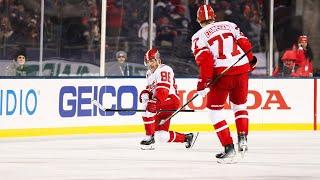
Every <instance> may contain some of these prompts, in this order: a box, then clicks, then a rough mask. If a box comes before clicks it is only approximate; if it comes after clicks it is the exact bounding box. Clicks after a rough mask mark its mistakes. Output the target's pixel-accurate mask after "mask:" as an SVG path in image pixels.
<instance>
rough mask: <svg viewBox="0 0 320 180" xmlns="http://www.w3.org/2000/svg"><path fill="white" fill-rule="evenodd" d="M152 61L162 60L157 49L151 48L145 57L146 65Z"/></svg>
mask: <svg viewBox="0 0 320 180" xmlns="http://www.w3.org/2000/svg"><path fill="white" fill-rule="evenodd" d="M151 59H156V60H159V61H160V60H161V59H160V53H159V50H158V49H157V48H151V49H149V50H148V51H147V52H146V54H145V55H144V65H145V66H147V64H148V61H149V60H151Z"/></svg>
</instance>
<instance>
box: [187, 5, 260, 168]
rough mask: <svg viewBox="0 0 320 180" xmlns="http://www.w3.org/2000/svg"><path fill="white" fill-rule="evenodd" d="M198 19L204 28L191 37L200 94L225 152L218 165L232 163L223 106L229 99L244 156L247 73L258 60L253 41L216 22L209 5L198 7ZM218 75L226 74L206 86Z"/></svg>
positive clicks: (236, 30)
mask: <svg viewBox="0 0 320 180" xmlns="http://www.w3.org/2000/svg"><path fill="white" fill-rule="evenodd" d="M197 20H198V22H199V24H200V25H201V27H202V28H201V29H200V30H199V31H198V32H196V33H195V34H194V35H193V36H192V48H191V49H192V51H193V54H194V57H195V61H196V63H197V65H198V67H199V73H200V75H199V82H198V85H197V91H198V95H199V96H203V97H204V96H206V95H207V108H208V109H209V115H210V119H211V120H212V123H213V127H214V129H215V130H216V133H217V135H218V138H219V140H220V142H221V144H222V146H223V147H224V151H223V152H222V153H219V154H217V155H216V158H217V159H218V162H221V163H233V162H234V157H235V155H236V153H235V150H234V144H233V140H232V137H231V134H230V130H229V127H228V124H227V122H226V118H225V116H224V112H223V108H224V103H225V101H226V99H227V97H228V96H229V99H230V101H231V104H232V108H233V112H234V115H235V124H236V127H237V134H238V151H239V152H241V153H242V155H244V153H245V152H246V151H247V135H248V125H249V119H248V112H247V109H246V101H247V95H248V79H249V75H248V73H249V72H250V71H252V70H253V69H254V67H255V65H256V62H257V59H256V58H255V57H254V56H253V54H252V52H251V49H252V46H251V43H250V41H249V40H248V39H247V38H246V37H245V36H244V34H243V33H241V31H240V29H239V28H238V27H237V25H236V24H234V23H231V22H228V21H221V22H215V13H214V11H213V9H212V7H211V6H210V5H202V6H200V7H199V9H198V11H197ZM245 53H246V56H244V57H243V55H244V54H245ZM241 57H243V58H241ZM219 74H223V75H222V76H220V78H219V80H218V81H217V82H216V83H215V84H213V85H210V87H207V85H208V84H209V83H210V82H211V81H212V79H214V78H215V77H217V76H218V75H219Z"/></svg>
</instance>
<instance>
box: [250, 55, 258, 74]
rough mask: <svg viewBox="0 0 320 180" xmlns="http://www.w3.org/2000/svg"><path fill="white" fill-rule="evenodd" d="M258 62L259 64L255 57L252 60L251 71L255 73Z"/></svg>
mask: <svg viewBox="0 0 320 180" xmlns="http://www.w3.org/2000/svg"><path fill="white" fill-rule="evenodd" d="M257 62H258V60H257V57H255V56H253V58H252V60H251V61H250V62H249V64H250V67H251V71H253V70H254V69H255V68H256V66H257Z"/></svg>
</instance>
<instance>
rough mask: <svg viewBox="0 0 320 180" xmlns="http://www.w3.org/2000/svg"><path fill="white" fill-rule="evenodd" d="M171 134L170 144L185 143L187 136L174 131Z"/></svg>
mask: <svg viewBox="0 0 320 180" xmlns="http://www.w3.org/2000/svg"><path fill="white" fill-rule="evenodd" d="M169 134H170V139H169V141H168V142H181V143H183V142H184V140H185V135H184V134H181V133H178V132H173V131H169Z"/></svg>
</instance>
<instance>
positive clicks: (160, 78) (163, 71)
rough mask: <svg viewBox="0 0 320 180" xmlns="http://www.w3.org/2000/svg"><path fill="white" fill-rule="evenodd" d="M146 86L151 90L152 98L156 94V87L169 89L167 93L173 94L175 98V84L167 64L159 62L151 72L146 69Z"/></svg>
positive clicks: (171, 71)
mask: <svg viewBox="0 0 320 180" xmlns="http://www.w3.org/2000/svg"><path fill="white" fill-rule="evenodd" d="M146 78H147V83H148V85H147V88H148V89H149V90H150V91H151V92H152V94H153V98H155V97H156V96H157V94H156V93H157V92H159V91H157V89H165V90H168V91H169V95H174V96H176V97H177V98H179V97H178V96H177V86H176V84H175V79H174V72H173V70H172V68H171V67H170V66H168V65H165V64H161V65H159V67H158V68H157V69H156V70H155V71H154V72H153V73H152V72H151V71H150V70H148V71H147V74H146Z"/></svg>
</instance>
